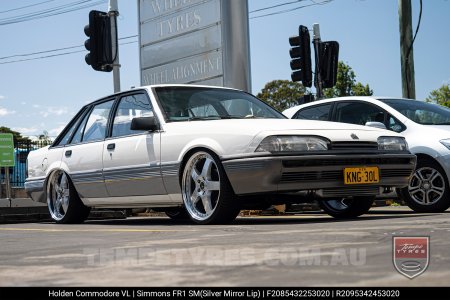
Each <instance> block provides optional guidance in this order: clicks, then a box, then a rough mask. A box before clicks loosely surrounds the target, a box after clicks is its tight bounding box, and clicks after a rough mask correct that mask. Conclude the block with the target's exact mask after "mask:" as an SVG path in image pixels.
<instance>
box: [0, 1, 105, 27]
mask: <svg viewBox="0 0 450 300" xmlns="http://www.w3.org/2000/svg"><path fill="white" fill-rule="evenodd" d="M92 1H94V0H82V1H77V2H72V3H68V4H64V5H60V6H57V7H53V8H51V9H46V10H41V11H37V12H32V13H28V14H23V15H19V16H14V17H8V18H3V19H0V26H2V25H10V24H15V23H21V22H27V21H31V20H37V19H42V18H48V17H52V16H56V15H62V14H66V13H70V12H74V11H77V10H80V9H84V8H88V7H92V6H96V5H99V4H103V3H105V2H106V0H100V1H96V2H93V3H90V2H92Z"/></svg>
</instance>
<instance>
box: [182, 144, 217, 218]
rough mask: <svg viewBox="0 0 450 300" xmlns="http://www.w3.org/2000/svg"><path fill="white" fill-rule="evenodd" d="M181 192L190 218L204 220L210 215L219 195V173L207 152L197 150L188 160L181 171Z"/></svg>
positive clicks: (214, 208)
mask: <svg viewBox="0 0 450 300" xmlns="http://www.w3.org/2000/svg"><path fill="white" fill-rule="evenodd" d="M182 193H183V201H184V204H185V206H186V210H187V211H188V212H189V215H190V216H191V217H192V218H194V219H196V220H199V221H205V220H207V219H208V218H210V217H211V216H212V214H213V213H214V211H215V210H216V208H217V204H218V199H219V197H220V175H219V170H218V166H217V164H216V162H215V160H214V158H213V157H212V156H211V155H210V154H209V153H206V152H197V153H195V154H194V155H193V156H191V158H190V159H189V160H188V162H187V163H186V166H185V168H184V171H183V180H182Z"/></svg>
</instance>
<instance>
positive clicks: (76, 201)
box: [47, 171, 91, 224]
mask: <svg viewBox="0 0 450 300" xmlns="http://www.w3.org/2000/svg"><path fill="white" fill-rule="evenodd" d="M47 206H48V210H49V212H50V216H51V217H52V219H53V220H55V221H56V223H60V224H77V223H82V222H84V221H85V220H86V219H87V217H88V216H89V212H90V211H91V209H90V208H89V207H86V206H84V204H83V203H82V202H81V200H80V198H79V196H78V193H77V192H76V190H75V187H74V186H73V184H72V182H71V181H70V179H69V176H67V174H66V173H65V172H64V171H56V172H54V173H53V174H52V175H51V176H50V178H49V180H48V184H47Z"/></svg>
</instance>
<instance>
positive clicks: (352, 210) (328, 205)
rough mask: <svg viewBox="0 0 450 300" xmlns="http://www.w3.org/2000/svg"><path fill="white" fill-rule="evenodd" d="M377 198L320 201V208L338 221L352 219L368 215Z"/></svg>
mask: <svg viewBox="0 0 450 300" xmlns="http://www.w3.org/2000/svg"><path fill="white" fill-rule="evenodd" d="M374 200H375V197H353V198H341V199H336V200H320V201H319V206H320V207H321V208H322V209H323V210H324V211H325V212H326V213H327V214H329V215H330V216H332V217H335V218H337V219H351V218H356V217H359V216H360V215H363V214H365V213H367V212H368V211H369V210H370V208H371V207H372V204H373V201H374Z"/></svg>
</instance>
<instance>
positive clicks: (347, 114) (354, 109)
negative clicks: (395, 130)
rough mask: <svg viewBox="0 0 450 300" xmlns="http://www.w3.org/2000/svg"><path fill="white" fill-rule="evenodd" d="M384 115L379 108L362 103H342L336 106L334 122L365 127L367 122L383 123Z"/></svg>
mask: <svg viewBox="0 0 450 300" xmlns="http://www.w3.org/2000/svg"><path fill="white" fill-rule="evenodd" d="M385 117H386V113H385V111H384V110H382V109H381V108H378V107H376V106H374V105H370V104H368V103H364V102H342V103H337V105H336V121H337V122H341V123H351V124H357V125H365V124H366V123H367V122H380V123H383V124H386V122H385Z"/></svg>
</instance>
